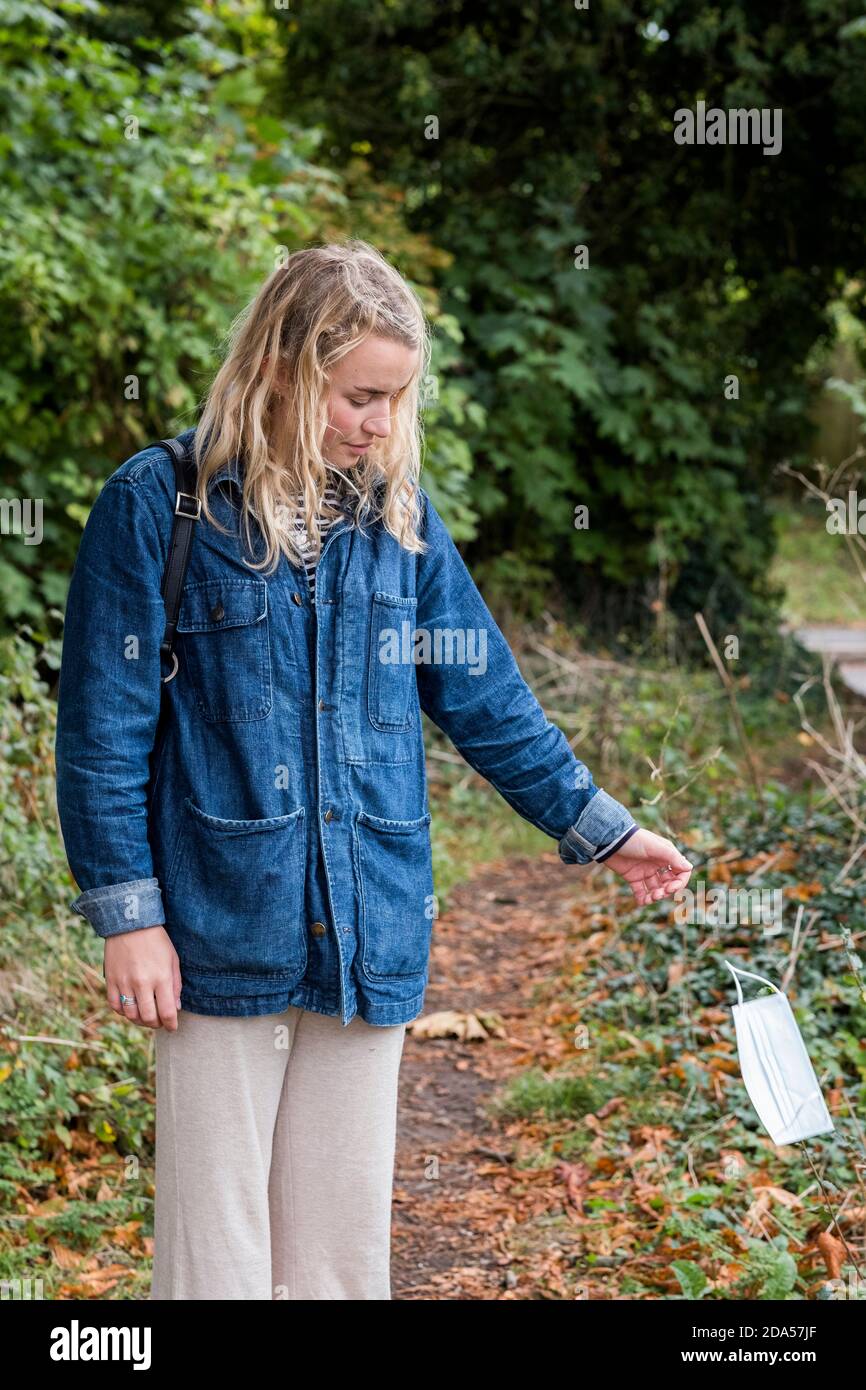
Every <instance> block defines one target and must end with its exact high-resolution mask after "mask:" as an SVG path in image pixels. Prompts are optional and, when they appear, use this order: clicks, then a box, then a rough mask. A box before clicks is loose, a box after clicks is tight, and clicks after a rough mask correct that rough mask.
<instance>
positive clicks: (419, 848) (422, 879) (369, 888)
mask: <svg viewBox="0 0 866 1390" xmlns="http://www.w3.org/2000/svg"><path fill="white" fill-rule="evenodd" d="M429 825H430V814H429V812H428V813H427V814H425V815H423V816H420V817H419V818H418V819H417V820H406V821H402V820H386V819H384V818H383V817H381V816H371V815H369V814H368V813H367V812H366V811H357V812H356V813H355V837H356V844H357V853H358V883H359V888H360V900H361V911H360V925H359V932H360V938H361V965H362V968H363V970H364V973H365V974H366V975H368V976H369V977H370V979H372V980H390V979H402V978H403V977H404V976H408V975H415V976H421V975H424V974H425V973H426V971H427V965H428V960H429V955H430V937H431V933H432V930H433V916H434V905H435V898H434V894H433V864H432V856H431V850H430V831H429Z"/></svg>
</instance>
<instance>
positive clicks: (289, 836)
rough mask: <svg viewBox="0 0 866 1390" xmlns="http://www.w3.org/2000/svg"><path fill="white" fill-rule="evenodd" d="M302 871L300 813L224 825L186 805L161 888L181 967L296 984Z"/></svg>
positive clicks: (302, 946)
mask: <svg viewBox="0 0 866 1390" xmlns="http://www.w3.org/2000/svg"><path fill="white" fill-rule="evenodd" d="M305 871H306V820H305V814H304V807H303V806H299V807H298V808H297V809H296V810H294V811H290V812H289V814H288V815H285V816H269V817H268V818H267V819H265V820H222V819H221V818H220V817H218V816H211V815H208V814H207V812H205V811H203V810H201V808H200V807H199V806H196V805H195V803H194V802H193V801H192V800H191V799H190V798H189V797H187V798H186V800H185V802H184V821H183V824H182V827H181V832H180V840H179V844H178V848H177V852H176V853H175V855H174V861H173V863H172V866H171V871H170V876H169V879H168V882H167V884H166V918H167V927H168V929H169V934H170V935H171V938H172V941H173V942H174V944H175V947H176V949H177V953H178V956H179V958H180V962H181V966H182V967H183V966H184V965H188V966H190V967H191V968H193V969H194V970H196V971H197V972H198V973H200V974H213V975H229V974H231V975H235V976H250V977H254V976H266V977H268V978H273V977H274V976H278V977H279V978H280V981H281V983H290V982H291V981H292V980H295V979H300V977H301V976H302V975H303V973H304V971H305V970H306V967H307V941H306V933H305V931H304V882H305Z"/></svg>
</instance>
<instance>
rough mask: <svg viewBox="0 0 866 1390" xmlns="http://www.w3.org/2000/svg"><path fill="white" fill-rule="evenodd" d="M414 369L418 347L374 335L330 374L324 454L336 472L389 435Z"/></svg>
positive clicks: (323, 443) (346, 466)
mask: <svg viewBox="0 0 866 1390" xmlns="http://www.w3.org/2000/svg"><path fill="white" fill-rule="evenodd" d="M417 367H418V348H407V347H404V346H403V345H402V344H401V343H395V342H393V341H392V340H391V339H390V338H381V337H379V336H378V335H372V336H371V337H369V338H367V339H366V341H365V342H363V343H361V344H359V346H358V347H356V348H353V349H352V351H351V352H348V353H346V356H345V357H343V358H342V359H341V360H340V361H339V362H338V363H337V365H336V366H335V367H334V368H333V369H332V372H331V380H330V390H329V395H328V426H327V429H326V430H325V438H324V440H323V441H322V453H323V454H324V456H325V458H326V459H327V460H328V462H329V463H331V464H333V465H334V467H335V468H352V467H354V465H355V464H356V463H357V462H358V460H359V459H362V458H363V457H364V455H365V453H366V452H367V450H368V449H369V448H371V447H373V446H375V444H376V441H377V440H379V439H386V438H387V436H388V435H389V434H390V433H391V418H392V411H393V408H394V406H395V405H396V403H397V398H398V397H399V395H400V393H401V391H404V390H405V389H406V387H407V386H409V384H410V383H411V381H412V378H413V376H414V374H415V372H416V370H417Z"/></svg>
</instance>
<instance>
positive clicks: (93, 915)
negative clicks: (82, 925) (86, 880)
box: [69, 878, 165, 936]
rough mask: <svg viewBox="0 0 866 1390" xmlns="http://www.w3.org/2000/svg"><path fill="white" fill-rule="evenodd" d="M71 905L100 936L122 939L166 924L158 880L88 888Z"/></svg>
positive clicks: (135, 880)
mask: <svg viewBox="0 0 866 1390" xmlns="http://www.w3.org/2000/svg"><path fill="white" fill-rule="evenodd" d="M69 906H70V907H71V908H72V911H73V912H77V913H78V915H79V917H83V918H85V920H86V921H88V922H89V923H90V925H91V926H92V928H93V930H94V931H95V932H96V935H97V936H119V935H120V933H121V932H129V931H140V930H141V929H142V928H144V927H158V926H162V924H163V923H164V922H165V915H164V913H163V910H162V890H161V889H160V886H159V880H158V879H156V878H131V879H129V880H128V881H127V882H125V883H106V884H104V885H103V886H102V887H101V888H88V889H87V891H86V892H85V893H79V895H78V897H77V898H73V899H72V900H71V902H70V904H69Z"/></svg>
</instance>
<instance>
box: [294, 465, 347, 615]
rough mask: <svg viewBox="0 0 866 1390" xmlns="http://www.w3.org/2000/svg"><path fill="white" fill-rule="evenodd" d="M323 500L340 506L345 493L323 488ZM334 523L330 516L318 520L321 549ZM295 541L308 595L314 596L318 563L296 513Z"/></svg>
mask: <svg viewBox="0 0 866 1390" xmlns="http://www.w3.org/2000/svg"><path fill="white" fill-rule="evenodd" d="M296 500H297V501H300V498H296ZM324 500H325V501H326V502H327V503H328V505H329V506H332V507H334V506H340V505H341V504H342V505H345V503H346V496H345V493H344V492H342V491H341V490H338V489H337V488H333V487H329V488H325V494H324ZM337 520H339V518H337ZM334 524H335V522H334V521H332V520H331V519H330V518H324V517H323V518H322V520H321V521H320V522H319V529H320V531H321V537H322V541H321V544H322V549H324V545H325V540H326V538H327V535H328V531H329V530H330V528H331V527H332V526H333V525H334ZM295 543H296V544H297V546H298V549H299V550H300V552H301V555H302V556H303V562H304V572H305V573H306V576H307V584H308V585H309V589H310V597H311V598H315V596H316V565H317V564H318V560H317V557H316V556H315V555H314V554H313V550H312V546H311V544H310V538H309V536H308V535H307V528H306V526H305V525H304V518H303V516H302V515H301V514H297V515H296V516H295Z"/></svg>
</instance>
